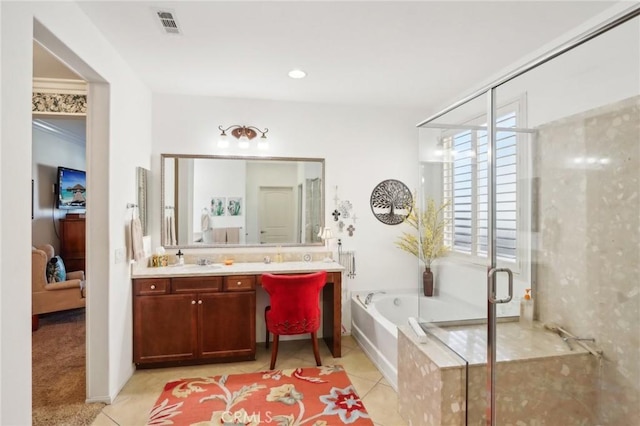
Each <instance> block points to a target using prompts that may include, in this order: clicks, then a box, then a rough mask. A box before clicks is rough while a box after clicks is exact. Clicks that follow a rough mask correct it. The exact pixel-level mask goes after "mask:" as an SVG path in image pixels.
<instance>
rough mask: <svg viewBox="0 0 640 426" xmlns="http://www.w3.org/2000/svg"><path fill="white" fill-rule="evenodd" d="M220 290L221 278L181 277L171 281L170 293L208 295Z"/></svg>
mask: <svg viewBox="0 0 640 426" xmlns="http://www.w3.org/2000/svg"><path fill="white" fill-rule="evenodd" d="M221 289H222V277H183V278H172V279H171V292H172V293H210V292H216V291H220V290H221Z"/></svg>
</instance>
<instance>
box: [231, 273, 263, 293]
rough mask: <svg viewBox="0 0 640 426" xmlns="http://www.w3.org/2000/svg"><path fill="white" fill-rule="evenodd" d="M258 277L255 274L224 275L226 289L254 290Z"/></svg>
mask: <svg viewBox="0 0 640 426" xmlns="http://www.w3.org/2000/svg"><path fill="white" fill-rule="evenodd" d="M255 286H256V279H255V277H254V276H253V275H229V276H228V277H224V291H247V290H253V289H254V288H255Z"/></svg>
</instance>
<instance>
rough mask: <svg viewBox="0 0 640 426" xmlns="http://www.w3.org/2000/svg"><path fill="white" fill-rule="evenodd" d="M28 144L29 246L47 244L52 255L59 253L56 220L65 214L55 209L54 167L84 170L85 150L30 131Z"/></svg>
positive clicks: (63, 140)
mask: <svg viewBox="0 0 640 426" xmlns="http://www.w3.org/2000/svg"><path fill="white" fill-rule="evenodd" d="M32 140H33V152H32V157H31V160H32V161H31V164H32V166H31V172H32V175H31V178H32V179H33V180H34V187H33V204H34V206H33V221H32V222H31V232H32V237H31V240H32V244H33V245H41V244H51V245H53V247H54V248H55V250H56V252H59V251H60V240H59V237H58V236H59V235H60V231H59V229H60V228H59V226H60V225H59V222H58V219H60V218H64V216H65V215H66V213H67V212H66V211H65V210H58V209H56V208H55V202H56V195H55V193H54V192H53V185H54V184H55V183H56V182H57V171H58V166H64V167H71V168H72V169H78V170H86V167H87V164H86V154H85V153H86V150H85V147H84V145H82V144H79V143H77V142H72V141H69V140H67V139H65V138H64V137H61V136H58V135H54V134H51V133H48V132H45V131H42V130H39V129H37V128H34V129H33V133H32ZM54 227H55V228H54Z"/></svg>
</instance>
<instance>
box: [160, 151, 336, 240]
mask: <svg viewBox="0 0 640 426" xmlns="http://www.w3.org/2000/svg"><path fill="white" fill-rule="evenodd" d="M167 158H191V159H211V160H245V161H251V160H253V161H290V162H301V161H302V162H305V161H306V162H314V163H321V164H322V175H321V179H322V184H321V187H320V191H321V194H322V197H321V200H320V229H324V226H325V196H326V188H325V173H326V172H325V159H324V158H309V157H266V156H248V155H200V154H167V153H164V154H160V239H161V240H162V235H164V233H165V207H166V203H165V199H164V194H165V185H166V183H165V179H164V177H165V159H167ZM174 186H175V182H174ZM174 215H175V210H174ZM318 246H324V243H323V242H316V243H305V244H299V243H279V244H205V243H202V244H176V245H167V246H164V247H165V248H172V249H178V248H180V249H194V248H242V247H318Z"/></svg>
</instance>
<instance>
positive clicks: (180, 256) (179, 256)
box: [176, 250, 184, 265]
mask: <svg viewBox="0 0 640 426" xmlns="http://www.w3.org/2000/svg"><path fill="white" fill-rule="evenodd" d="M176 264H178V265H184V254H183V253H182V251H180V250H178V252H177V253H176Z"/></svg>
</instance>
